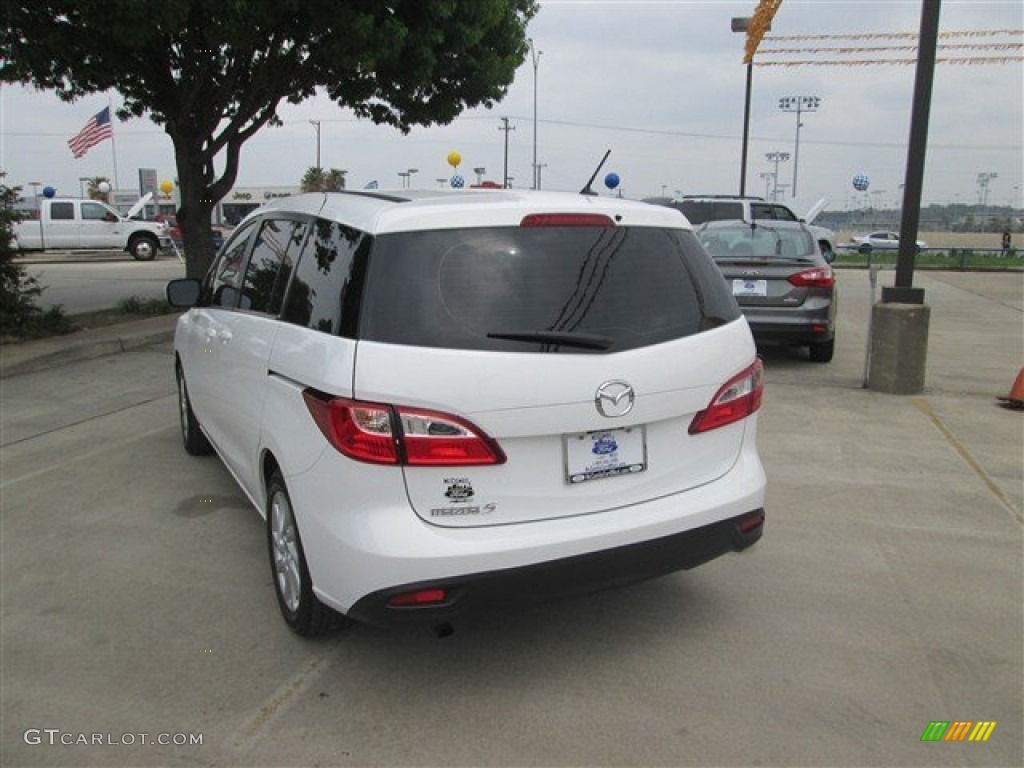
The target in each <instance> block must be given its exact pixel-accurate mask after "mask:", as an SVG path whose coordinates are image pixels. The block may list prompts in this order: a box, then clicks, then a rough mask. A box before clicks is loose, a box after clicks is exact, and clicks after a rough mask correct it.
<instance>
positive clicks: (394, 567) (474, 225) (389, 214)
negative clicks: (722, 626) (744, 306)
mask: <svg viewBox="0 0 1024 768" xmlns="http://www.w3.org/2000/svg"><path fill="white" fill-rule="evenodd" d="M167 293H168V299H169V301H170V302H171V303H172V304H173V305H175V306H179V307H189V310H188V311H187V312H186V313H185V314H183V315H182V316H181V318H180V319H179V321H178V327H177V332H176V335H175V344H174V346H175V366H176V373H177V380H178V393H179V403H180V412H181V428H182V435H183V439H184V443H185V448H186V450H187V451H189V452H190V453H193V454H200V453H206V452H209V451H210V450H211V448H212V449H213V450H215V451H216V452H217V454H218V455H219V456H220V457H221V459H222V460H223V462H224V464H225V465H226V466H227V467H228V469H229V470H230V472H231V473H232V475H234V477H235V479H236V480H237V481H238V483H239V485H240V486H241V488H242V489H243V491H244V492H245V493H246V495H247V496H248V497H249V498H250V500H251V501H252V503H253V504H254V505H255V506H256V508H257V509H258V510H259V511H260V512H261V514H263V515H264V516H265V518H266V523H267V542H268V550H269V558H270V565H271V568H272V570H273V574H274V579H273V581H274V585H275V589H276V592H277V599H278V602H279V605H280V608H281V612H282V614H283V616H284V618H285V620H286V622H287V623H288V624H289V625H290V626H291V627H292V629H293V630H295V631H296V632H298V633H299V634H301V635H311V634H318V633H321V632H324V631H326V630H329V629H331V628H332V627H335V626H337V625H339V624H341V623H343V622H345V621H347V620H349V619H352V620H358V621H362V622H366V623H370V624H376V625H394V624H401V623H407V622H428V623H433V624H434V625H438V626H440V625H443V624H445V623H446V622H448V621H450V620H451V619H452V618H453V617H454V616H456V615H457V614H459V613H460V612H463V611H466V610H469V609H472V608H474V607H477V606H482V605H486V606H492V607H493V606H499V607H500V606H505V605H512V604H515V603H518V602H521V601H524V600H534V599H538V598H545V597H554V596H562V595H571V594H580V593H584V592H588V591H593V590H596V589H601V588H604V587H609V586H615V585H620V584H625V583H629V582H633V581H638V580H641V579H645V578H650V577H653V576H658V575H662V574H665V573H669V572H671V571H675V570H678V569H681V568H691V567H694V566H696V565H699V564H701V563H703V562H706V561H708V560H710V559H712V558H715V557H717V556H719V555H722V554H725V553H727V552H731V551H739V550H743V549H745V548H747V547H748V546H750V545H751V544H753V543H754V542H755V541H757V540H758V539H759V538H760V536H761V533H762V528H763V524H764V491H765V476H764V471H763V469H762V466H761V462H760V459H759V457H758V453H757V448H756V442H755V438H756V422H757V416H756V412H757V410H758V408H759V407H760V404H761V396H762V367H761V363H760V361H759V359H758V358H757V355H756V352H755V347H754V343H753V340H752V338H751V334H750V330H749V328H748V326H747V323H746V321H745V320H744V318H743V316H742V314H741V313H740V311H739V309H738V307H737V305H736V302H735V300H734V299H733V297H732V295H731V294H730V292H729V290H728V287H727V286H726V284H725V281H724V280H723V279H722V276H721V274H720V273H719V271H718V269H717V268H716V267H715V265H714V263H713V262H712V260H711V259H710V257H709V256H708V255H707V253H706V252H705V251H704V249H703V248H702V247H701V246H700V244H699V243H698V241H697V239H696V237H695V236H694V234H693V232H692V231H691V230H690V227H689V225H688V224H687V222H686V221H685V219H684V218H683V217H681V216H679V214H678V213H676V212H675V211H673V210H671V209H668V208H664V207H659V206H652V205H646V204H644V203H638V202H631V201H627V200H622V199H615V198H601V197H596V196H588V195H572V194H563V193H547V192H529V191H518V190H516V191H513V190H466V191H430V192H428V191H413V190H401V191H400V192H393V193H389V192H383V191H381V192H376V191H374V192H340V193H327V194H305V195H297V196H295V197H291V198H284V199H278V200H275V201H273V203H271V204H269V205H267V206H265V207H263V208H261V209H259V210H258V211H256V212H254V213H253V214H251V215H250V216H249V217H248V218H247V219H245V220H244V221H243V222H242V223H241V224H240V226H239V227H238V228H237V229H236V230H235V231H234V233H233V234H232V236H231V238H230V239H229V240H228V241H227V242H226V243H225V245H224V246H223V247H222V248H221V250H220V252H219V254H218V257H217V259H216V261H215V262H214V264H213V266H212V268H211V270H210V272H209V274H208V275H207V277H206V279H205V280H203V281H198V280H175V281H173V282H172V283H171V284H170V285H169V286H168V291H167Z"/></svg>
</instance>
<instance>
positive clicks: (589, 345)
mask: <svg viewBox="0 0 1024 768" xmlns="http://www.w3.org/2000/svg"><path fill="white" fill-rule="evenodd" d="M487 338H489V339H508V340H509V341H526V342H531V341H537V342H540V343H541V344H554V345H556V346H563V347H581V348H582V349H608V348H609V347H610V346H611V345H612V343H613V341H612V339H609V338H608V337H607V336H598V335H597V334H594V333H565V332H562V331H509V332H508V333H488V334H487Z"/></svg>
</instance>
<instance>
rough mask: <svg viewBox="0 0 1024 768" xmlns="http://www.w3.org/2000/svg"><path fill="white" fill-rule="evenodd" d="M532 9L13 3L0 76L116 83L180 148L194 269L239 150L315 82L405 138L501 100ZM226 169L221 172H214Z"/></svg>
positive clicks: (125, 0)
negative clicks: (415, 130)
mask: <svg viewBox="0 0 1024 768" xmlns="http://www.w3.org/2000/svg"><path fill="white" fill-rule="evenodd" d="M535 13H536V4H535V0H388V2H380V0H247V2H238V1H237V0H177V1H175V2H165V3H151V2H146V1H145V0H104V1H103V2H99V1H98V0H74V2H71V1H69V0H38V1H36V2H32V3H12V4H11V5H10V6H7V9H6V10H5V12H4V17H5V18H4V22H5V25H6V26H5V27H4V28H3V30H2V32H0V50H2V51H4V55H3V57H2V63H0V81H4V82H25V83H30V84H32V85H35V86H36V87H38V88H41V89H45V90H52V91H54V92H55V93H56V94H57V95H58V96H59V97H60V98H62V99H64V100H66V101H74V100H75V99H77V98H79V97H81V96H85V95H87V94H91V93H97V92H102V91H107V90H111V89H113V90H116V91H117V92H118V93H120V94H121V96H122V97H123V98H124V106H123V108H122V109H120V110H119V111H118V117H120V118H121V119H128V118H129V117H131V116H135V117H139V116H141V115H143V114H147V113H148V115H149V117H150V118H151V119H152V120H153V121H155V122H156V123H158V124H159V125H162V126H163V128H164V131H165V132H166V133H167V135H168V136H169V137H170V139H171V142H172V143H173V145H174V153H175V163H176V166H177V176H178V183H179V187H180V193H181V207H180V208H179V210H178V223H179V225H180V226H181V228H182V235H183V237H184V240H185V252H186V254H187V256H186V258H187V260H188V261H187V273H188V274H189V275H191V276H194V277H199V276H201V275H202V274H204V272H205V271H206V267H207V266H208V264H209V262H210V260H211V259H212V257H213V252H212V246H211V240H210V215H211V213H212V211H213V207H214V206H215V205H216V203H217V202H218V201H219V200H221V198H223V197H224V195H225V194H227V192H228V191H229V190H230V189H231V187H232V186H233V185H234V183H235V179H236V178H237V175H238V164H239V157H240V151H241V148H242V145H243V144H244V143H245V142H246V141H247V140H248V139H249V138H251V137H252V136H253V135H254V134H255V133H256V132H257V131H259V130H260V129H261V128H262V127H263V126H265V125H267V124H268V123H270V124H279V123H280V120H279V119H278V117H277V107H278V105H279V104H280V103H281V102H282V101H289V102H292V103H299V102H301V101H302V100H303V99H305V98H308V97H309V96H312V95H313V94H314V93H315V92H316V89H317V88H323V89H324V90H326V93H327V95H328V96H329V97H330V98H331V99H332V100H333V101H335V102H336V103H337V104H338V105H340V106H343V107H348V108H350V109H352V110H353V111H354V112H355V113H356V115H358V116H359V117H363V118H367V119H369V120H372V121H373V122H374V123H377V124H386V125H391V126H394V127H396V128H398V129H399V130H401V131H403V132H408V131H409V130H410V129H411V128H412V127H413V126H415V125H431V124H435V123H441V124H445V123H449V122H451V121H452V120H454V119H455V118H456V117H457V116H458V115H459V113H461V112H462V111H463V110H464V109H466V108H468V107H473V106H477V105H484V106H491V105H493V103H494V102H495V101H496V100H497V99H500V98H501V97H502V96H504V94H505V92H506V91H507V89H508V85H509V83H511V82H512V79H513V77H514V76H515V70H516V68H517V67H518V66H519V65H520V64H521V63H522V62H523V61H524V59H525V58H526V53H527V50H528V47H527V42H526V24H527V22H528V21H529V20H530V19H531V18H532V17H533V15H534V14H535ZM215 160H216V162H217V165H219V166H220V167H222V170H221V171H220V174H219V175H218V173H217V171H216V170H215Z"/></svg>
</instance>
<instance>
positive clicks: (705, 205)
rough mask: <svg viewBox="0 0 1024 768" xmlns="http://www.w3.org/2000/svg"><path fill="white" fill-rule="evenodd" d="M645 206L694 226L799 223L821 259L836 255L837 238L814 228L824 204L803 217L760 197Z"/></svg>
mask: <svg viewBox="0 0 1024 768" xmlns="http://www.w3.org/2000/svg"><path fill="white" fill-rule="evenodd" d="M644 202H650V203H654V204H656V205H667V206H668V207H670V208H675V209H676V210H678V211H680V212H681V213H682V214H683V215H684V216H685V217H686V219H687V221H689V222H690V223H691V224H693V225H694V226H697V225H699V224H706V223H707V222H709V221H735V220H740V219H742V220H743V221H801V222H804V223H805V224H806V225H807V228H808V229H809V230H810V232H811V233H812V234H813V235H814V238H815V240H816V241H817V242H818V247H819V248H820V249H821V252H822V254H823V255H825V256H828V257H829V258H830V259H831V258H834V254H835V252H836V235H835V232H833V231H832V230H831V229H827V228H826V227H819V226H816V225H815V224H814V223H813V222H814V219H815V217H817V215H818V214H819V213H821V212H822V210H823V209H824V208H825V201H824V200H819V201H818V203H817V204H816V205H815V206H814V207H813V208H811V210H809V211H808V212H807V214H806V215H805V216H804V217H802V218H801V217H799V216H797V215H796V214H795V213H793V211H792V209H790V208H789V207H788V206H786V205H783V204H782V203H775V202H770V201H768V200H765V199H764V198H762V197H752V196H751V197H738V196H734V195H684V196H683V197H676V198H672V199H670V200H667V201H666V200H665V198H656V197H652V198H648V199H647V200H645V201H644Z"/></svg>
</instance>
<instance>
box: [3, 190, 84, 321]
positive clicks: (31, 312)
mask: <svg viewBox="0 0 1024 768" xmlns="http://www.w3.org/2000/svg"><path fill="white" fill-rule="evenodd" d="M5 176H6V174H5V173H3V172H2V171H0V338H4V339H6V338H8V337H26V336H35V335H38V334H40V333H46V332H51V333H67V332H68V331H70V330H71V322H70V321H69V320H68V319H67V317H65V315H64V313H63V312H62V311H61V309H60V307H53V308H51V309H49V310H48V311H46V312H44V311H43V310H42V309H40V308H39V307H38V306H37V305H36V299H38V298H39V296H40V294H42V292H43V287H42V286H41V285H39V281H38V280H36V279H35V278H34V277H32V276H31V275H29V274H27V273H26V272H25V268H24V267H22V266H21V265H20V264H16V263H14V256H15V254H16V251H15V249H14V225H15V224H16V223H17V222H19V221H21V220H22V219H23V218H24V214H22V212H21V211H19V210H17V209H16V208H14V204H15V203H16V202H17V201H18V193H19V192H20V191H21V187H8V186H7V185H6V184H4V183H3V179H4V177H5Z"/></svg>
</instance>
